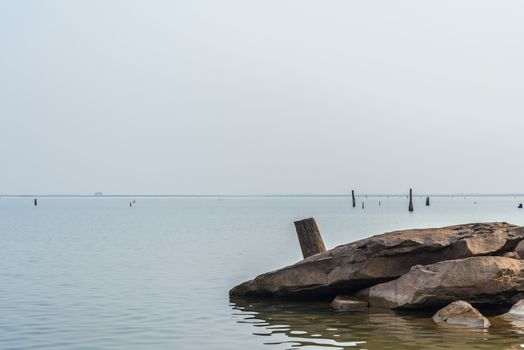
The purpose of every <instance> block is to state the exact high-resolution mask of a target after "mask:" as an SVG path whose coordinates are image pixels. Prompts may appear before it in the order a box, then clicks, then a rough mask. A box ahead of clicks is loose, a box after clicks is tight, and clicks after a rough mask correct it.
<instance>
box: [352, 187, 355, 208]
mask: <svg viewBox="0 0 524 350" xmlns="http://www.w3.org/2000/svg"><path fill="white" fill-rule="evenodd" d="M351 198H353V208H354V207H355V206H356V202H355V190H351Z"/></svg>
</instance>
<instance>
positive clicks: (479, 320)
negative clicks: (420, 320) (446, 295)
mask: <svg viewBox="0 0 524 350" xmlns="http://www.w3.org/2000/svg"><path fill="white" fill-rule="evenodd" d="M433 321H435V322H436V323H447V324H453V325H461V326H466V327H473V328H488V327H489V326H491V323H490V322H489V320H488V319H487V318H486V317H484V315H482V314H481V313H480V312H479V311H478V310H477V309H475V308H474V307H473V306H471V304H470V303H468V302H465V301H463V300H458V301H455V302H453V303H451V304H449V305H448V306H446V307H444V308H442V309H440V310H439V311H437V313H436V314H435V315H434V316H433Z"/></svg>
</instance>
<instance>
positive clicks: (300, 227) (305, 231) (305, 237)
mask: <svg viewBox="0 0 524 350" xmlns="http://www.w3.org/2000/svg"><path fill="white" fill-rule="evenodd" d="M295 228H296V230H297V235H298V241H299V243H300V249H302V255H303V256H304V259H305V258H307V257H310V256H311V255H315V254H318V253H322V252H325V251H326V247H325V246H324V241H322V236H321V235H320V231H319V230H318V227H317V223H316V222H315V219H314V218H308V219H304V220H300V221H295Z"/></svg>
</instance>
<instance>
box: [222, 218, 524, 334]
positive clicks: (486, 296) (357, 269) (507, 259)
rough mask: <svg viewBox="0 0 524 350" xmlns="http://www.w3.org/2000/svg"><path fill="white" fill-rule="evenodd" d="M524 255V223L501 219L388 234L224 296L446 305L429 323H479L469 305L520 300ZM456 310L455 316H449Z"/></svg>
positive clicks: (482, 323)
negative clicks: (500, 220)
mask: <svg viewBox="0 0 524 350" xmlns="http://www.w3.org/2000/svg"><path fill="white" fill-rule="evenodd" d="M523 256H524V227H518V226H515V225H511V224H508V223H505V222H492V223H478V224H465V225H456V226H449V227H442V228H430V229H412V230H403V231H395V232H388V233H384V234H381V235H376V236H373V237H370V238H367V239H363V240H359V241H356V242H352V243H348V244H345V245H341V246H338V247H336V248H334V249H331V250H328V251H326V252H322V253H319V254H316V255H313V256H310V257H308V258H306V259H304V260H302V261H300V262H298V263H296V264H293V265H291V266H287V267H284V268H282V269H279V270H276V271H272V272H268V273H265V274H262V275H260V276H258V277H256V278H255V279H253V280H250V281H247V282H244V283H242V284H240V285H238V286H236V287H234V288H233V289H231V291H230V295H231V296H232V297H234V296H257V297H262V296H266V297H267V296H269V297H285V298H333V297H335V296H337V295H344V296H349V297H350V298H354V297H357V298H359V299H361V300H362V301H363V303H364V304H366V303H369V306H370V307H385V308H390V309H416V308H439V307H444V306H446V305H448V304H450V303H451V304H450V305H449V306H447V307H446V308H445V309H443V310H440V311H439V312H438V313H437V314H436V315H435V317H434V319H435V320H436V321H437V320H438V322H447V323H459V324H464V323H468V324H469V323H471V324H473V325H475V327H477V326H478V327H481V328H482V327H488V326H489V321H487V319H483V318H481V317H480V316H482V315H480V313H479V312H478V311H477V310H476V309H475V308H473V307H472V306H471V305H469V304H468V303H472V304H496V305H503V304H504V305H510V304H512V303H514V302H515V301H516V300H518V299H520V298H521V297H524V260H520V258H521V257H523ZM521 293H522V294H521ZM459 301H460V302H459ZM364 304H362V303H359V302H358V301H356V300H355V299H348V298H347V297H339V298H337V299H335V300H334V301H333V304H332V306H333V307H334V308H336V309H339V310H353V309H354V308H361V307H362V305H364ZM466 305H469V307H468V306H466ZM522 308H524V305H523V306H522ZM455 313H456V314H457V315H458V316H457V315H455V316H453V317H451V316H449V314H455ZM479 315H480V316H479ZM482 317H483V316H482Z"/></svg>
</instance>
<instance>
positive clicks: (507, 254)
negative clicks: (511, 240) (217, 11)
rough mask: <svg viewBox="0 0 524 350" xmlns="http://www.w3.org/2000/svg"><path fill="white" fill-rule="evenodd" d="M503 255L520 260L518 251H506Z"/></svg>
mask: <svg viewBox="0 0 524 350" xmlns="http://www.w3.org/2000/svg"><path fill="white" fill-rule="evenodd" d="M502 256H503V257H505V258H512V259H519V260H520V255H519V254H518V253H516V252H507V253H504V254H503V255H502Z"/></svg>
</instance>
